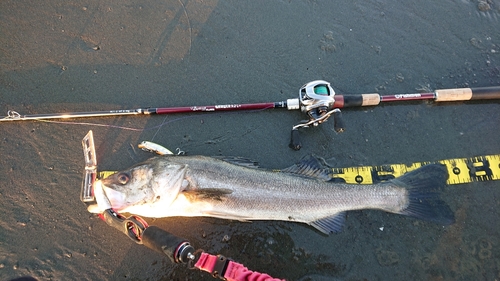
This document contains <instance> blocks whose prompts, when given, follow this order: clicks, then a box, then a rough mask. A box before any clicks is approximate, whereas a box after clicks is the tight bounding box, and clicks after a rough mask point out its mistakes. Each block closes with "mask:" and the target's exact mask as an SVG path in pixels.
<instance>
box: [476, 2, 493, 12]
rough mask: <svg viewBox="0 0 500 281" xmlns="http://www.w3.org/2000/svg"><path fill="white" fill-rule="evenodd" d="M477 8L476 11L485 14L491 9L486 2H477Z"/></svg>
mask: <svg viewBox="0 0 500 281" xmlns="http://www.w3.org/2000/svg"><path fill="white" fill-rule="evenodd" d="M477 8H478V9H479V11H481V12H486V11H488V10H490V9H491V6H490V4H488V2H486V1H479V2H478V3H477Z"/></svg>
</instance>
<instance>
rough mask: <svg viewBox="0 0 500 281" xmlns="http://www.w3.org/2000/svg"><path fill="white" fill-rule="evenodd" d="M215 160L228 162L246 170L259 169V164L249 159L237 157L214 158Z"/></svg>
mask: <svg viewBox="0 0 500 281" xmlns="http://www.w3.org/2000/svg"><path fill="white" fill-rule="evenodd" d="M213 158H215V159H219V160H222V161H224V162H228V163H231V164H234V165H238V166H242V167H245V168H252V169H258V168H259V163H258V162H256V161H253V160H250V159H247V158H243V157H236V156H214V157H213Z"/></svg>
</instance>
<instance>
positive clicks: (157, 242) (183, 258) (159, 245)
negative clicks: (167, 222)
mask: <svg viewBox="0 0 500 281" xmlns="http://www.w3.org/2000/svg"><path fill="white" fill-rule="evenodd" d="M142 243H143V244H144V245H145V246H146V247H148V248H150V249H152V250H155V251H157V252H160V253H162V254H165V255H166V256H167V257H169V258H170V260H171V261H172V262H175V263H186V262H188V261H189V255H190V254H191V255H192V254H193V253H194V252H195V250H194V248H193V247H192V246H191V245H190V244H189V242H188V241H187V240H186V239H183V238H180V237H177V236H175V235H173V234H171V233H169V232H167V231H165V230H163V229H161V228H159V227H157V226H154V225H153V226H149V227H148V228H146V230H144V232H143V234H142Z"/></svg>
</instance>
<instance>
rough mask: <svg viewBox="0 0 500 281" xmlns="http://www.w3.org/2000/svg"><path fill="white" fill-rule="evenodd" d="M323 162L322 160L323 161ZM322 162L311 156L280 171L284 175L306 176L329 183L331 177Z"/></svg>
mask: <svg viewBox="0 0 500 281" xmlns="http://www.w3.org/2000/svg"><path fill="white" fill-rule="evenodd" d="M323 161H324V160H323ZM323 161H322V160H320V159H319V158H318V157H315V156H313V155H308V156H305V157H303V158H302V159H301V160H300V162H299V163H297V164H295V165H293V166H291V167H288V168H286V169H283V170H281V171H282V172H284V173H290V174H295V175H299V176H306V177H310V178H318V179H322V180H324V181H329V180H331V179H332V177H331V173H332V172H331V169H329V168H327V167H325V165H323Z"/></svg>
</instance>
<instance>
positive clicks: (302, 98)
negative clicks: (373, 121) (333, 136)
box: [289, 80, 344, 150]
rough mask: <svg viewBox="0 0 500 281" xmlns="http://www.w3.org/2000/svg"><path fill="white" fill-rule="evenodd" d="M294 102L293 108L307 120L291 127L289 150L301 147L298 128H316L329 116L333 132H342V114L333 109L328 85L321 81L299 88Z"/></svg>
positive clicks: (333, 100) (330, 88)
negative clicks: (331, 119)
mask: <svg viewBox="0 0 500 281" xmlns="http://www.w3.org/2000/svg"><path fill="white" fill-rule="evenodd" d="M294 101H295V104H294V105H293V106H295V108H296V109H298V108H300V110H301V111H302V112H304V113H305V114H307V116H308V117H309V120H302V121H301V122H300V123H299V124H297V125H295V126H293V128H292V136H291V140H290V144H289V146H290V148H292V149H294V150H299V149H300V148H301V147H302V144H301V142H300V139H299V128H308V127H309V126H314V127H316V126H318V125H319V124H321V123H323V122H326V121H327V120H328V118H330V116H333V119H334V128H335V131H336V132H338V133H341V132H343V131H344V123H343V121H342V115H341V114H342V113H341V112H340V109H338V108H335V91H334V90H333V88H332V87H331V86H330V83H328V82H326V81H323V80H315V81H312V82H309V83H307V84H305V85H304V86H302V87H301V88H300V90H299V99H298V100H297V99H295V100H294ZM289 103H290V100H289ZM290 106H291V105H289V107H290Z"/></svg>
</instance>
